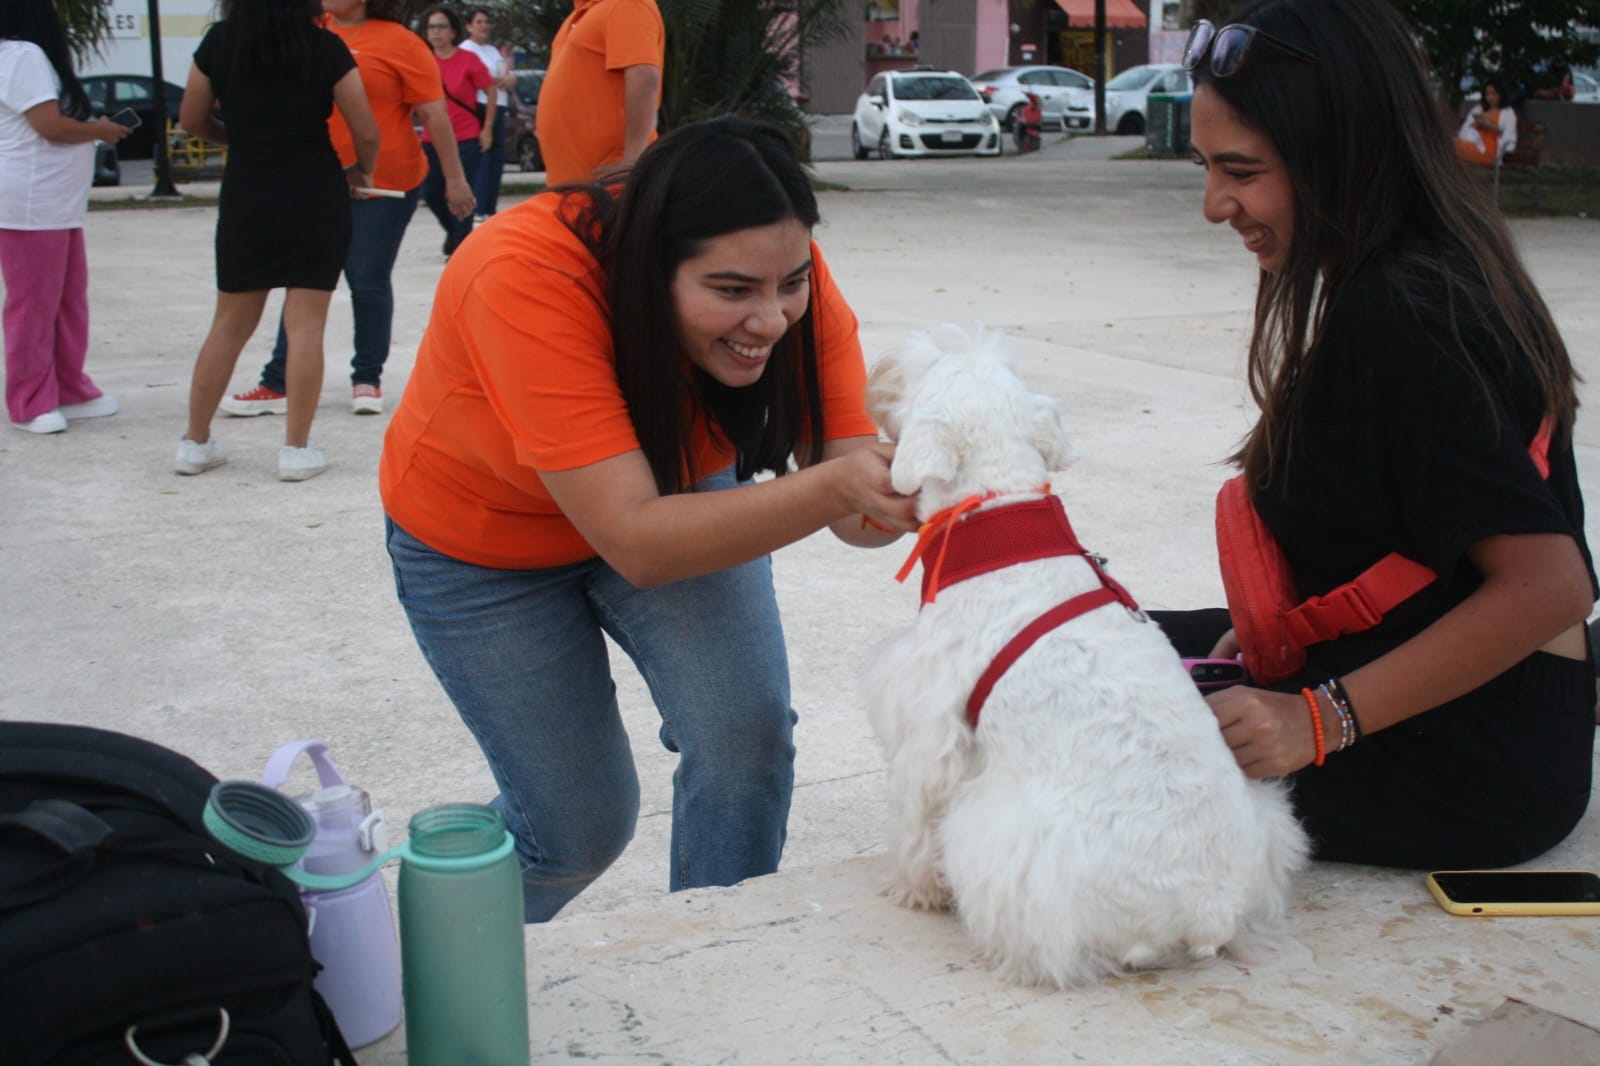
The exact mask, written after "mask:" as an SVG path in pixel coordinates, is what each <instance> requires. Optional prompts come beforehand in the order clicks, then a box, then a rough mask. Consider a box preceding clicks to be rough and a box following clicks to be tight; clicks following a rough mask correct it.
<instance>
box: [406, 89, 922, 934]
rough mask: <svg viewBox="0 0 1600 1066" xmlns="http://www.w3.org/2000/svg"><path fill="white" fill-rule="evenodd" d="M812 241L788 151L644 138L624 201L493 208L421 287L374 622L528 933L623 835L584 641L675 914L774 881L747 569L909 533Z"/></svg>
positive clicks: (601, 708)
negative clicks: (660, 772)
mask: <svg viewBox="0 0 1600 1066" xmlns="http://www.w3.org/2000/svg"><path fill="white" fill-rule="evenodd" d="M816 223H817V203H816V197H815V195H814V194H813V192H812V190H811V186H810V184H809V182H808V181H807V179H806V175H805V173H804V171H803V170H802V169H801V166H800V164H799V162H798V161H797V160H796V158H795V155H794V151H793V149H792V148H791V147H790V145H789V142H788V141H787V140H786V139H785V137H784V135H783V133H782V132H780V131H779V130H777V129H776V128H774V127H771V126H767V125H764V124H760V123H756V122H752V121H750V120H747V119H743V118H737V117H733V116H725V117H722V118H718V119H713V120H710V121H708V122H703V123H698V124H695V125H691V126H686V127H683V128H682V129H679V130H676V131H674V132H673V133H671V134H669V135H668V136H666V137H664V138H662V139H661V140H660V141H658V142H657V143H656V144H655V145H653V146H652V147H651V148H649V149H647V150H646V151H645V153H644V154H643V155H642V156H641V157H640V159H639V162H638V164H637V166H636V167H635V169H634V171H633V173H632V175H631V176H630V177H629V179H628V182H627V185H626V187H625V188H624V189H622V190H621V191H620V192H619V191H617V190H616V189H610V188H606V187H603V186H599V185H592V186H588V187H586V188H583V189H568V190H555V191H552V192H547V193H544V194H542V195H539V196H536V197H534V198H533V199H531V200H529V201H527V202H526V203H524V204H521V205H518V206H517V207H514V208H512V209H510V210H508V211H502V212H500V213H499V214H498V215H496V216H495V217H494V218H492V219H490V220H489V221H488V222H487V223H485V224H484V226H483V227H482V228H481V229H480V230H479V231H478V232H477V234H476V235H475V236H474V237H473V239H472V240H470V241H468V242H466V243H465V244H463V245H462V246H461V248H460V250H459V251H457V253H456V254H455V255H454V256H453V257H451V259H450V261H449V263H448V264H447V265H446V267H445V270H444V274H443V276H442V277H441V278H440V280H439V287H438V291H437V293H436V294H435V296H434V302H433V312H432V317H431V319H430V320H429V323H428V328H427V332H426V333H425V335H424V336H423V340H422V346H421V350H420V351H419V352H418V354H417V360H416V366H415V369H414V370H413V371H412V375H411V379H410V381H409V382H408V383H407V386H406V391H405V394H404V396H403V397H402V399H401V401H400V405H399V407H398V409H397V410H396V411H395V413H394V418H393V420H392V422H391V423H390V426H389V431H388V435H387V437H386V438H385V440H384V448H383V456H382V459H381V461H380V464H379V487H380V490H381V492H382V496H383V505H384V511H385V514H386V517H387V529H388V549H389V555H390V558H391V560H392V562H393V566H394V573H395V584H396V588H397V590H398V592H399V597H400V603H401V605H402V606H403V607H404V609H405V612H406V615H407V617H408V618H409V619H410V622H411V627H412V631H413V633H414V634H415V635H416V638H417V642H418V644H419V645H420V646H421V648H422V651H423V654H424V656H425V657H426V658H427V660H428V663H429V665H430V666H431V667H432V669H433V671H434V673H435V675H436V676H437V677H438V678H439V681H440V683H441V684H442V685H443V686H444V689H445V692H446V693H447V694H448V695H449V697H450V699H451V701H452V702H453V703H454V704H455V707H456V710H457V711H458V712H459V713H460V715H461V718H462V720H463V721H464V722H465V723H466V725H467V727H468V728H469V729H470V730H471V731H472V733H473V735H474V737H476V739H477V741H478V744H479V746H480V747H481V748H482V749H483V752H484V754H485V756H486V757H487V758H488V762H489V768H490V770H491V772H492V773H493V774H494V777H495V780H496V782H497V784H498V785H499V787H500V796H499V797H498V799H497V800H495V804H496V805H497V806H498V807H499V809H500V810H501V811H502V812H503V813H504V814H505V817H506V821H507V824H508V825H509V827H510V829H511V832H512V834H513V835H514V836H515V838H516V842H517V849H518V852H519V854H520V856H521V859H522V863H523V868H524V869H523V877H524V894H523V897H524V912H525V916H526V918H527V920H528V921H534V922H536V921H544V920H547V919H549V918H551V917H553V916H554V915H555V914H556V912H557V911H559V910H560V909H561V907H562V906H563V905H565V904H566V902H567V901H568V900H570V899H572V898H573V897H574V896H576V895H577V894H578V893H579V892H581V891H582V890H583V889H584V887H585V886H586V885H588V884H589V883H590V882H591V881H593V880H594V879H595V878H596V877H598V876H599V875H600V873H601V872H602V871H604V870H605V869H606V867H607V866H609V865H610V864H611V862H612V861H613V860H615V859H616V857H617V856H618V855H620V854H621V853H622V850H623V848H624V847H626V845H627V843H628V841H629V840H630V839H631V838H632V835H633V827H634V820H635V818H636V816H637V813H638V805H639V781H638V776H637V772H636V770H635V768H634V764H633V759H632V755H631V753H630V750H629V746H628V738H627V734H626V732H625V730H624V728H623V723H622V718H621V714H620V712H619V709H618V706H617V701H616V695H615V687H614V685H613V683H612V679H611V672H610V667H609V664H608V660H607V653H606V647H605V637H606V636H609V637H610V638H611V639H612V640H613V641H615V642H616V644H617V645H618V646H619V647H620V648H621V649H622V650H623V651H625V652H626V653H627V654H628V655H629V656H630V657H631V658H632V659H633V661H634V663H635V664H636V665H637V666H638V667H639V669H640V671H641V673H642V674H643V675H644V677H645V679H646V680H647V682H648V683H649V686H650V692H651V696H652V698H653V699H654V702H655V704H656V707H657V710H658V711H659V712H660V715H661V720H662V727H661V740H662V743H663V744H664V745H665V746H666V747H667V748H668V749H669V750H671V751H674V752H677V753H678V754H679V756H680V758H679V764H678V769H677V772H676V774H675V775H674V778H673V783H674V798H673V834H672V836H673V842H672V868H671V878H670V886H671V888H672V889H673V890H678V889H684V888H694V887H699V886H705V885H729V884H734V883H736V882H738V881H741V880H743V879H745V878H747V877H754V876H756V875H759V874H765V873H771V872H772V871H773V870H775V869H777V866H778V859H779V856H780V855H781V853H782V850H783V842H784V833H785V827H786V824H787V821H788V812H789V796H790V791H791V788H792V786H793V779H794V768H793V762H794V742H793V724H794V721H795V715H794V711H793V710H792V709H791V708H790V705H789V674H788V660H787V654H786V651H785V647H784V638H783V630H782V627H781V625H780V623H779V619H778V608H777V601H776V597H775V595H774V592H773V585H772V572H771V564H770V561H769V558H768V556H769V553H770V552H772V551H774V550H776V549H778V548H781V547H783V546H784V545H787V544H790V543H792V542H794V541H797V540H799V539H801V538H803V537H806V536H808V535H810V534H812V533H814V532H816V531H817V530H819V529H822V528H823V527H828V528H831V529H832V530H833V532H834V533H835V534H836V535H837V536H838V537H839V538H840V539H841V540H844V541H845V542H847V543H850V544H854V545H860V546H864V547H874V546H879V545H883V544H887V543H889V542H891V541H892V540H894V539H895V538H896V537H898V536H899V534H900V533H901V532H904V531H909V530H912V529H915V528H916V519H915V510H914V508H915V500H914V498H911V497H905V496H901V495H898V494H897V493H895V492H894V490H893V489H892V487H891V486H890V481H889V463H890V460H891V459H892V457H893V454H894V449H893V447H892V446H891V445H888V444H882V443H880V442H879V441H878V436H877V430H876V428H875V427H874V426H873V423H872V422H871V420H870V419H869V418H868V417H867V414H866V412H865V406H864V405H865V392H866V371H865V368H864V365H863V360H862V355H861V345H860V341H859V339H858V338H857V336H856V318H855V315H854V314H853V313H852V312H851V310H850V308H849V306H848V305H847V304H846V303H845V301H844V298H843V297H842V296H841V295H840V293H839V291H838V289H837V287H836V286H835V285H834V282H833V278H832V275H831V274H830V273H829V271H828V267H827V263H826V262H825V261H824V260H823V258H822V254H821V252H820V250H819V249H818V248H817V246H816V244H815V243H813V241H812V239H811V231H812V228H813V227H814V226H815V225H816ZM791 460H792V461H793V462H794V464H795V465H796V467H797V469H795V470H793V471H789V465H790V463H791ZM763 472H770V473H773V474H776V475H779V476H775V477H771V478H763V479H760V480H757V479H756V475H758V474H761V473H763Z"/></svg>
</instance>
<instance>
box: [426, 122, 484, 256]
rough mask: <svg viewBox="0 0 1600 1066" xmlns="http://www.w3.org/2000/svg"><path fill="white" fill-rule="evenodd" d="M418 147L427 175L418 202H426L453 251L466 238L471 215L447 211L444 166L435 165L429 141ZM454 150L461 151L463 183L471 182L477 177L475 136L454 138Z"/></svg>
mask: <svg viewBox="0 0 1600 1066" xmlns="http://www.w3.org/2000/svg"><path fill="white" fill-rule="evenodd" d="M422 151H423V154H425V155H426V156H427V157H428V176H427V177H426V178H423V179H422V202H423V203H425V204H427V205H428V210H429V211H432V212H433V217H434V218H436V219H438V220H439V225H440V226H442V227H443V228H444V233H445V237H446V238H447V239H448V241H449V242H450V243H449V244H447V245H446V247H447V248H449V250H450V251H454V250H455V246H456V245H458V244H460V243H461V242H462V241H464V240H466V239H467V234H469V233H471V232H472V215H471V214H470V213H469V214H468V215H467V217H466V218H457V217H456V216H455V215H452V214H451V213H450V201H449V200H448V199H446V198H445V194H444V168H443V167H442V166H440V165H439V153H438V152H436V151H434V150H433V145H431V144H424V145H423V146H422ZM456 151H458V152H459V153H460V154H461V173H462V174H463V175H465V176H466V179H467V184H468V185H469V186H470V185H473V184H474V183H475V182H476V181H477V180H478V159H479V156H480V153H479V149H478V138H476V137H469V138H467V139H466V140H464V141H457V142H456ZM446 254H448V253H446Z"/></svg>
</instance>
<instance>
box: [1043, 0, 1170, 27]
mask: <svg viewBox="0 0 1600 1066" xmlns="http://www.w3.org/2000/svg"><path fill="white" fill-rule="evenodd" d="M1105 3H1106V29H1108V30H1142V29H1144V28H1145V26H1146V24H1147V23H1148V20H1147V19H1146V18H1145V15H1144V12H1143V11H1140V10H1139V8H1138V5H1136V4H1135V3H1134V2H1133V0H1105ZM1094 4H1095V0H1056V6H1057V7H1059V8H1060V9H1061V10H1062V11H1065V12H1066V14H1067V25H1068V26H1070V27H1071V28H1072V29H1075V30H1092V29H1094Z"/></svg>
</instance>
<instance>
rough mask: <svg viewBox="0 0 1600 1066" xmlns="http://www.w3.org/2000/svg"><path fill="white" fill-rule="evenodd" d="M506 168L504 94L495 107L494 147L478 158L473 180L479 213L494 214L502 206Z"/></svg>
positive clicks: (473, 191) (473, 190)
mask: <svg viewBox="0 0 1600 1066" xmlns="http://www.w3.org/2000/svg"><path fill="white" fill-rule="evenodd" d="M505 170H506V108H505V99H504V94H501V101H500V106H499V107H497V108H495V109H494V147H492V148H490V149H489V150H488V151H487V152H484V153H483V155H482V156H480V157H479V159H478V176H477V178H476V179H474V180H473V182H472V195H473V196H474V197H475V198H476V199H477V201H478V214H480V215H492V214H494V213H495V211H497V210H499V207H500V179H501V177H502V176H503V175H504V174H505Z"/></svg>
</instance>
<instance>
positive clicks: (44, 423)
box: [11, 407, 67, 433]
mask: <svg viewBox="0 0 1600 1066" xmlns="http://www.w3.org/2000/svg"><path fill="white" fill-rule="evenodd" d="M11 424H12V425H13V426H16V427H17V428H18V429H21V430H26V431H27V432H29V433H60V432H61V431H62V430H64V429H66V428H67V419H66V416H65V415H63V414H62V413H61V409H60V408H59V407H58V408H56V409H55V410H54V411H46V412H45V413H44V414H42V415H40V416H39V417H38V418H30V419H28V420H27V421H26V422H13V423H11Z"/></svg>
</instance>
